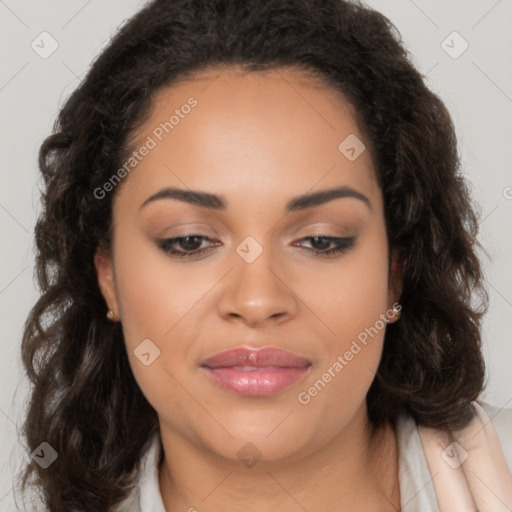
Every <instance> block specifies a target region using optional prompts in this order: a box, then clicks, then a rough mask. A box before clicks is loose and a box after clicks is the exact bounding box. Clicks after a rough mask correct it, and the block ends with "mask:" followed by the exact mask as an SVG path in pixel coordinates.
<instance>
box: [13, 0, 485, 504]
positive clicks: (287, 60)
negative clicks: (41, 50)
mask: <svg viewBox="0 0 512 512" xmlns="http://www.w3.org/2000/svg"><path fill="white" fill-rule="evenodd" d="M223 66H240V67H242V68H243V69H245V70H247V71H264V70H270V69H274V70H279V69H281V68H286V67H290V68H295V69H300V70H303V71H304V72H307V73H311V74H313V75H314V76H316V77H318V78H319V79H321V80H323V82H324V83H325V84H327V85H329V86H330V87H332V88H333V89H334V90H336V91H338V92H339V93H340V94H341V95H342V96H343V97H344V98H345V99H346V100H347V101H348V102H349V103H350V104H351V105H352V106H353V107H354V110H355V112H356V115H357V123H358V126H359V127H360V130H361V133H363V134H364V135H365V138H366V142H367V147H368V148H369V150H370V151H371V154H372V158H373V160H374V165H375V170H376V173H377V178H378V181H379V184H380V186H381V188H382V191H383V196H384V204H385V217H386V229H387V234H388V239H389V243H390V247H391V248H398V249H400V250H401V253H400V254H401V255H402V259H401V262H402V264H403V268H404V280H403V292H402V296H401V299H400V303H401V304H402V306H403V310H402V315H401V318H400V320H399V321H398V322H396V323H393V324H390V325H389V326H388V327H387V329H386V335H385V342H384V350H383V355H382V359H381V363H380V366H379V369H378V373H377V376H376V378H375V380H374V382H373V383H372V385H371V387H370V390H369V392H368V395H367V405H368V412H369V417H370V420H371V422H372V425H374V426H375V427H378V426H379V425H381V424H383V423H384V422H386V421H395V419H396V417H397V415H398V414H400V412H401V411H403V410H406V411H407V412H408V413H409V414H411V415H412V416H413V417H414V419H415V420H416V421H417V423H419V424H423V425H426V426H433V427H439V426H445V427H452V428H460V427H461V426H463V425H465V424H466V423H467V422H468V421H469V420H470V419H471V417H472V409H471V406H470V403H471V401H472V400H475V399H476V398H477V397H478V396H479V394H480V392H481V390H482V389H483V386H484V373H485V372H484V362H483V358H482V354H481V334H480V321H481V317H482V315H483V314H484V313H485V311H486V308H487V294H486V291H485V289H484V287H483V276H482V274H481V267H480V264H479V261H478V259H477V256H476V253H475V248H476V246H477V245H479V244H478V242H477V240H476V235H477V229H478V219H477V213H475V205H473V204H472V202H471V199H470V195H469V189H468V185H467V183H466V181H465V180H464V178H463V176H462V175H461V172H460V162H459V157H458V154H457V142H456V136H455V131H454V126H453V123H452V120H451V118H450V115H449V113H448V111H447V109H446V107H445V106H444V104H443V102H442V101H441V100H440V99H439V97H438V96H436V95H435V94H434V93H433V92H431V91H430V90H429V89H428V88H427V86H426V85H425V83H424V80H423V77H422V75H421V74H420V73H419V72H418V71H417V70H416V69H415V67H414V66H413V64H412V62H411V59H410V57H409V54H408V52H407V50H406V49H405V48H404V46H403V44H402V41H401V38H400V36H399V34H398V31H397V30H396V28H395V27H394V25H393V24H392V23H391V21H390V20H388V19H387V18H386V17H385V16H383V15H382V14H380V13H378V12H375V11H373V10H372V9H370V8H368V7H365V6H363V5H362V4H360V3H357V2H353V1H344V0H252V1H251V2H247V1H245V0H173V1H172V2H170V1H167V0H156V1H153V2H151V3H149V4H148V5H147V6H145V7H144V8H143V9H142V10H141V11H139V12H138V13H137V14H136V15H135V16H134V17H132V18H131V19H129V20H127V21H126V22H125V23H124V24H123V25H122V26H121V27H120V29H119V30H118V33H117V34H116V35H115V37H113V39H112V40H111V41H110V42H109V44H108V46H107V47H106V48H105V49H104V51H103V52H102V53H101V54H100V55H99V56H98V57H97V58H96V59H95V61H94V62H93V65H92V67H91V69H90V70H89V72H88V74H87V76H86V77H85V79H84V80H83V81H82V83H81V84H80V85H79V87H78V88H77V89H76V90H75V91H74V92H73V94H72V95H71V96H70V97H69V98H68V100H67V101H66V103H65V105H64V106H63V108H62V109H61V110H60V112H59V115H58V118H57V120H56V123H55V126H54V130H53V132H54V133H53V134H52V135H51V136H49V137H48V138H47V139H46V140H45V141H44V143H43V144H42V146H41V148H40V153H39V167H40V171H41V174H42V178H43V180H44V183H43V185H44V189H43V191H42V204H43V209H42V212H41V214H40V216H39V218H38V220H37V224H36V228H35V241H36V247H37V254H36V275H37V281H38V284H39V288H40V290H41V297H40V298H39V300H38V301H37V302H36V304H35V305H34V307H33V308H32V310H31V311H30V314H29V316H28V318H27V320H26V322H25V326H24V334H23V340H22V359H23V364H24V366H25V370H26V372H27V374H28V377H29V378H30V381H31V384H32V390H31V395H30V403H29V408H28V412H27V415H26V420H25V424H24V435H25V437H26V441H27V446H28V447H29V448H30V450H34V449H35V448H36V447H37V446H39V444H40V443H41V442H42V441H46V442H48V443H49V444H50V445H51V446H52V447H53V448H54V449H55V450H56V451H57V452H58V454H59V455H58V459H57V460H56V461H55V462H54V463H53V464H52V465H51V466H50V467H49V468H47V469H42V468H41V467H39V466H38V465H37V464H34V463H31V464H29V465H27V467H26V468H25V471H24V474H23V482H22V485H23V488H25V487H27V486H28V484H29V483H31V484H32V485H33V486H34V487H35V488H37V489H38V490H39V491H40V495H41V499H42V500H43V502H44V503H45V506H46V507H47V509H48V510H49V511H51V512H61V511H66V512H72V511H83V512H97V511H98V510H102V511H109V510H114V508H115V505H116V504H117V503H119V502H120V501H121V500H122V499H123V498H124V497H125V496H126V495H127V493H128V492H129V491H130V489H131V487H130V486H131V485H132V484H133V471H134V470H135V468H136V466H137V462H138V461H139V459H140V457H141V456H142V454H143V452H144V451H145V450H146V449H147V447H148V441H149V440H150V438H151V437H152V434H153V433H154V432H156V431H157V429H158V423H157V415H156V412H155V411H154V409H153V408H152V407H151V405H150V404H149V403H148V401H147V400H146V398H145V397H144V395H143V394H142V392H141V391H140V389H139V387H138V385H137V383H136V381H135V379H134V377H133V374H132V372H131V369H130V366H129V363H128V358H127V354H126V348H125V345H124V340H123V333H122V330H121V326H120V324H118V323H117V324H112V323H111V322H109V321H108V320H107V319H106V317H105V312H106V307H105V302H104V299H103V297H102V295H101V293H100V290H99V287H98V283H97V278H96V273H95V268H94V264H93V257H94V253H95V250H96V249H97V247H98V246H101V247H104V248H107V249H108V248H110V246H111V229H112V226H111V207H112V196H113V194H107V196H106V197H105V198H103V199H97V198H96V197H95V195H94V193H93V191H94V190H95V189H97V188H98V187H102V186H103V184H104V183H106V182H107V181H108V180H109V178H111V176H112V175H113V174H114V173H115V172H116V170H117V169H119V168H120V166H122V164H123V161H124V158H125V156H126V155H127V154H129V153H130V151H131V150H133V148H131V146H130V141H131V138H132V136H133V135H134V133H135V132H136V130H137V127H139V126H140V125H141V123H142V122H143V120H144V119H146V118H147V116H148V115H149V111H150V106H151V100H152V98H153V97H154V95H155V93H156V92H157V91H158V90H159V89H161V88H163V87H168V86H172V84H173V83H175V82H177V81H178V80H182V79H184V78H186V77H187V76H190V75H191V74H192V73H194V72H197V71H203V70H208V69H212V68H215V67H220V68H222V67H223ZM120 186H122V184H121V185H119V186H118V187H117V189H116V192H118V190H119V188H120ZM475 297H478V298H479V299H480V300H479V303H478V304H474V305H473V304H472V299H473V298H475Z"/></svg>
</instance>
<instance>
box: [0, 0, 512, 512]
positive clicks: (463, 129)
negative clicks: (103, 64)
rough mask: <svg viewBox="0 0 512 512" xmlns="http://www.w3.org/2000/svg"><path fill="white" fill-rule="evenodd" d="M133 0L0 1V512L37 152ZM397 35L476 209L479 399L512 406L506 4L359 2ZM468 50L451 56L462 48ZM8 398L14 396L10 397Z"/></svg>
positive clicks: (11, 453) (511, 92) (9, 469)
mask: <svg viewBox="0 0 512 512" xmlns="http://www.w3.org/2000/svg"><path fill="white" fill-rule="evenodd" d="M143 4H144V2H143V1H142V0H109V1H108V2H105V1H99V0H89V1H86V0H66V1H64V0H53V1H50V2H36V1H35V0H32V1H29V0H5V1H3V0H0V41H1V51H2V53H1V55H2V61H1V62H2V65H1V69H0V109H1V110H0V111H1V112H2V116H1V126H0V130H1V132H0V135H1V137H0V140H1V156H2V159H1V172H0V231H1V240H2V241H1V250H0V258H1V265H0V311H1V315H0V322H1V323H0V332H1V337H2V339H1V347H2V357H1V358H0V433H1V437H0V457H1V458H0V511H11V510H14V509H15V507H14V501H13V492H12V486H13V473H14V468H15V467H17V466H18V465H19V464H21V462H22V461H23V458H24V455H23V452H22V449H21V446H20V445H19V444H18V442H17V439H18V435H17V429H18V425H21V422H22V416H23V407H24V403H25V402H24V401H25V399H26V397H25V393H26V383H25V381H24V379H23V375H22V373H21V371H20V367H21V364H20V356H19V347H20V341H21V335H22V328H23V323H24V321H25V318H26V316H27V314H28V311H29V309H30V308H31V307H32V305H33V303H34V302H35V300H36V298H37V291H36V289H35V286H34V283H33V278H32V275H33V241H32V231H33V228H34V224H35V220H36V217H37V213H38V211H39V208H40V207H39V191H38V188H39V185H38V179H39V177H38V169H37V151H38V149H39V145H40V144H41V142H42V141H43V139H44V138H45V137H46V136H47V135H49V134H50V132H51V129H52V125H53V121H54V118H55V117H56V114H57V110H58V108H59V107H60V106H62V104H63V103H64V100H65V99H66V98H67V96H68V95H69V94H70V93H71V92H72V90H73V89H74V88H75V87H76V86H77V85H78V84H79V81H80V80H81V79H82V78H83V77H84V75H85V73H86V72H87V70H88V68H89V65H90V63H91V61H92V59H93V58H94V57H95V56H96V55H97V54H98V53H99V51H100V50H101V49H102V48H103V47H104V45H105V44H106V43H107V42H108V41H109V38H110V37H111V36H112V35H113V33H114V32H115V31H116V29H117V27H118V26H119V25H120V23H121V22H122V21H123V20H124V19H125V18H127V17H129V16H130V15H132V14H133V13H134V12H136V11H137V10H138V9H139V8H140V7H141V6H142V5H143ZM367 4H368V5H370V6H372V7H374V8H375V9H377V10H379V11H380V12H382V13H383V14H384V15H386V16H387V17H388V18H389V19H390V20H391V21H392V22H393V23H394V24H395V25H396V26H397V28H398V30H399V31H400V33H401V34H402V37H403V40H404V42H405V44H406V46H407V47H408V48H409V50H410V52H411V53H412V55H413V60H414V62H415V64H416V66H417V67H418V68H419V69H420V70H421V71H422V72H423V73H425V74H427V75H428V84H429V86H430V87H431V88H432V89H433V90H434V91H435V92H436V93H437V94H439V95H440V96H441V98H442V99H443V100H444V102H445V103H446V105H447V107H448V109H449V110H450V112H451V114H452V116H453V118H454V121H455V125H456V129H457V133H458V138H459V146H460V152H461V156H462V163H463V166H464V169H465V172H466V174H467V176H468V178H469V179H470V181H471V182H472V185H473V194H474V197H475V199H476V200H477V202H479V204H480V205H481V209H482V220H481V227H480V228H481V234H480V240H481V242H482V243H483V245H484V246H485V247H486V249H487V251H488V253H489V254H490V259H488V258H486V257H483V258H484V259H483V263H484V267H485V272H486V280H487V284H488V288H489V293H490V299H491V300H490V310H489V313H488V315H487V317H486V321H485V324H484V329H485V331H484V341H485V357H486V362H487V366H488V387H487V390H486V391H485V393H484V395H483V396H484V398H485V399H487V400H488V401H489V402H490V403H492V404H494V405H497V406H506V407H512V379H511V377H510V364H511V362H512V342H511V337H510V330H509V329H510V328H509V324H510V318H511V317H512V277H511V272H510V271H511V268H512V264H511V261H512V258H511V257H512V241H511V228H510V221H511V218H512V172H511V161H512V123H511V120H512V30H511V26H512V1H511V0H499V1H496V0H428V1H427V0H414V1H413V0H369V1H367ZM43 31H47V32H49V33H50V34H51V36H52V37H53V38H54V39H55V40H56V41H57V42H58V45H59V46H58V49H57V50H56V51H55V53H53V54H52V55H51V56H50V57H48V58H47V59H43V58H41V57H40V56H39V55H38V54H37V53H36V52H35V51H34V50H33V49H32V48H31V43H32V41H34V40H36V41H39V40H40V39H38V38H39V36H40V34H41V33H42V32H43ZM454 31H457V32H458V33H459V34H460V35H461V36H462V37H463V38H464V39H465V40H466V41H467V42H468V44H469V47H468V49H467V50H466V51H465V52H464V53H463V54H462V55H461V56H460V57H458V58H456V59H454V58H452V57H450V56H449V55H448V54H447V53H446V52H445V50H444V49H443V47H442V46H441V44H442V42H443V41H445V40H446V41H447V42H446V43H445V44H447V45H449V46H451V47H452V49H451V50H450V51H452V52H455V51H457V50H458V49H459V48H461V46H460V45H461V40H460V39H457V37H456V36H455V38H454V36H450V37H449V38H448V39H446V38H447V37H448V36H449V35H450V34H452V33H453V32H454ZM16 390H18V391H17V392H16V394H15V391H16Z"/></svg>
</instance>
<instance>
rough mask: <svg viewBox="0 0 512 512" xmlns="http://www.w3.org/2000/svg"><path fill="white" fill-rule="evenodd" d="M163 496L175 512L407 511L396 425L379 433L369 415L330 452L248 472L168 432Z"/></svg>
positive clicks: (327, 447)
mask: <svg viewBox="0 0 512 512" xmlns="http://www.w3.org/2000/svg"><path fill="white" fill-rule="evenodd" d="M160 431H161V436H162V444H163V447H164V454H165V455H164V459H163V461H162V464H161V467H160V473H159V483H160V491H161V494H162V500H163V502H164V505H165V508H166V511H167V512H178V511H191V512H193V511H194V509H195V510H197V511H198V512H217V511H221V510H222V511H223V512H234V511H238V510H240V504H241V503H243V508H244V510H246V511H247V512H260V511H261V510H271V509H275V510H280V511H282V512H292V511H293V512H296V511H297V510H300V509H301V508H302V509H303V510H323V511H325V512H329V511H332V512H339V511H340V510H350V511H352V512H357V511H363V510H373V511H375V512H381V511H382V512H384V511H395V510H399V509H400V496H399V487H398V484H397V482H398V448H397V443H396V436H395V433H394V430H393V428H392V427H391V426H390V425H385V426H384V427H382V428H379V429H378V430H377V431H375V432H372V428H371V425H370V423H369V421H368V418H367V414H366V407H364V408H361V410H359V411H358V412H357V414H355V415H354V417H353V419H352V420H351V422H350V423H349V424H347V425H346V428H345V429H343V431H341V432H339V434H338V435H337V436H336V437H335V438H333V439H331V440H330V441H329V442H328V443H326V444H324V445H323V446H316V447H315V448H314V450H312V451H311V452H310V453H307V454H306V453H304V454H300V455H299V454H298V455H297V456H296V457H294V458H293V460H291V459H288V460H278V461H260V462H258V463H257V464H256V465H254V466H252V467H244V466H243V465H241V464H240V462H239V461H238V460H237V459H233V460H230V459H227V458H224V457H221V456H219V455H218V454H216V453H212V452H211V451H208V450H206V449H201V447H199V446H197V445H196V444H194V443H191V442H190V441H189V440H188V439H184V438H183V437H182V436H180V435H179V434H178V433H176V432H175V431H174V430H172V429H170V428H165V425H163V424H161V425H160Z"/></svg>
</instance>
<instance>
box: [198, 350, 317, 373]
mask: <svg viewBox="0 0 512 512" xmlns="http://www.w3.org/2000/svg"><path fill="white" fill-rule="evenodd" d="M310 365H311V361H310V360H309V359H306V358H305V357H301V356H298V355H296V354H293V353H292V352H288V351H287V350H282V349H278V348H272V347H267V348H260V349H252V348H247V347H237V348H234V349H231V350H226V351H224V352H219V353H217V354H214V355H213V356H211V357H209V358H207V359H205V360H204V361H203V362H202V364H201V366H206V367H208V368H228V367H232V366H254V367H257V368H267V367H269V366H274V367H280V368H305V367H307V366H310Z"/></svg>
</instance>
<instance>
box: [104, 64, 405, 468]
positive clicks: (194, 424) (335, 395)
mask: <svg viewBox="0 0 512 512" xmlns="http://www.w3.org/2000/svg"><path fill="white" fill-rule="evenodd" d="M219 72H220V70H216V71H211V72H208V73H206V72H203V73H202V74H201V75H197V76H196V78H194V79H193V80H187V81H183V82H180V83H179V84H176V85H174V86H172V87H169V88H166V89H163V90H161V91H160V92H159V94H158V95H157V97H156V99H155V101H154V103H153V108H152V111H151V115H150V117H149V120H147V122H145V124H144V125H143V126H142V127H141V129H140V130H139V131H138V138H137V142H136V143H135V144H134V151H137V155H138V156H135V157H134V158H136V160H137V162H138V163H137V165H136V167H134V168H133V169H131V168H130V166H129V165H127V166H126V167H125V171H126V169H130V172H126V176H125V177H124V178H123V179H122V183H121V185H118V186H119V187H120V188H119V190H117V191H116V196H115V201H114V206H113V221H114V237H113V254H112V256H111V257H110V256H106V255H103V254H102V253H100V252H98V253H97V255H96V258H95V264H96V268H97V272H98V279H99V284H100V287H101V290H102V293H103V295H104V297H105V299H106V302H107V305H108V306H109V307H110V308H111V309H113V310H114V312H115V313H116V314H117V315H118V317H119V318H120V320H121V322H122V327H123V332H124V336H125V340H126V348H127V352H128V357H129V360H130V364H131V367H132V370H133V373H134V375H135V378H136V380H137V382H138V384H139V386H140V388H141V390H142V392H143V393H144V395H145V396H146V397H147V399H148V400H149V402H150V403H151V405H152V406H153V407H154V408H155V410H156V411H157V413H158V416H159V421H160V427H161V432H162V437H165V438H166V439H169V440H171V439H174V440H177V441H178V440H179V441H181V442H183V441H186V442H188V443H191V444H192V445H193V446H196V447H199V448H200V449H202V450H206V451H208V452H210V453H214V454H217V455H220V456H222V457H225V458H228V459H233V460H235V459H236V458H237V457H238V458H240V457H243V456H244V454H245V452H244V450H245V451H248V452H251V451H253V452H254V453H249V456H251V455H252V456H253V457H258V458H259V457H262V458H263V459H264V460H277V459H283V458H287V457H292V458H293V457H297V456H300V455H305V454H308V453H311V452H312V451H314V450H318V449H319V448H320V447H322V446H325V445H326V444H327V443H329V442H330V441H332V440H333V439H334V438H335V437H336V436H339V435H340V434H341V433H342V432H343V431H346V429H348V428H349V426H350V425H351V423H353V422H354V419H355V418H356V417H359V418H360V417H361V414H362V411H365V410H366V409H365V407H366V406H365V395H366V393H367V391H368V388H369V386H370V384H371V382H372V380H373V378H374V376H375V373H376V371H377V367H378V364H379V361H380V358H381V352H382V346H383V339H384V331H385V328H384V321H383V318H384V315H385V313H386V312H387V311H389V308H391V306H392V304H393V303H394V302H395V301H397V299H398V293H397V292H395V291H394V290H395V289H398V286H394V287H393V289H390V288H388V243H387V237H386V231H385V220H384V215H383V197H382V193H381V190H380V188H379V186H378V184H377V181H376V176H375V173H374V168H373V166H372V160H371V157H370V153H369V150H368V149H365V148H364V146H363V145H362V144H364V143H365V141H364V139H363V136H362V134H361V133H360V131H359V130H358V128H357V126H356V123H355V119H354V118H353V117H352V114H351V110H350V109H349V106H348V104H346V103H345V102H344V101H343V100H342V99H341V98H340V97H339V96H338V95H337V94H336V93H335V92H333V91H332V90H330V89H327V88H326V87H324V86H323V85H322V84H320V83H318V82H315V81H313V80H311V79H307V77H306V76H305V75H303V74H301V73H300V72H298V71H292V70H284V69H282V70H280V71H272V72H268V73H265V74H264V73H250V74H242V73H241V72H239V71H237V70H236V69H234V68H228V69H225V70H223V71H222V72H220V74H219ZM166 123H167V124H166ZM143 147H146V149H142V148H143ZM133 163H134V160H132V164H133ZM123 174H124V173H122V172H121V173H120V176H122V175H123ZM166 189H177V190H179V191H183V193H182V195H181V196H174V197H171V195H172V194H171V193H168V194H165V193H163V192H162V191H165V190H166ZM331 189H340V192H339V193H337V194H335V193H333V194H326V195H325V196H318V197H317V196H316V194H318V193H319V192H323V191H328V190H331ZM193 191H194V192H197V193H201V194H204V196H202V195H201V196H188V195H186V194H190V193H191V192H193ZM155 194H160V196H159V197H155ZM152 196H153V199H151V198H152ZM309 196H311V197H312V198H315V197H316V199H314V200H308V199H307V197H309ZM180 197H181V199H180ZM187 197H191V199H190V201H187V200H185V199H186V198H187ZM198 197H199V198H201V199H198ZM301 197H304V198H305V199H302V200H300V201H298V200H297V198H301ZM99 200H101V199H99ZM187 236H191V237H192V238H189V239H184V240H182V241H181V242H179V241H178V242H176V243H174V244H172V243H170V242H167V243H162V242H163V241H164V240H168V239H171V238H177V237H187ZM195 237H199V238H195ZM311 237H313V238H311ZM314 237H335V238H336V239H341V241H340V240H336V239H334V240H333V239H330V238H314ZM339 244H341V248H342V250H341V251H339V252H337V253H333V254H330V255H329V254H327V255H323V254H321V251H323V252H326V251H328V250H330V249H333V248H335V247H337V246H338V245H339ZM172 249H174V250H175V251H178V252H179V253H180V254H185V253H187V252H188V253H189V255H188V256H185V257H180V256H177V255H173V254H171V253H170V252H166V250H172ZM315 249H316V250H317V251H318V253H315V252H314V250H315ZM197 250H204V251H203V252H202V253H201V254H200V255H199V256H197V255H194V254H193V251H196V252H197ZM262 347H267V348H268V347H270V348H274V349H281V350H283V351H288V352H289V353H291V354H292V355H295V356H296V358H295V359H294V358H293V357H292V358H291V359H290V358H287V357H284V358H282V357H281V356H282V355H283V354H277V355H276V353H271V354H270V356H268V357H269V358H270V359H268V358H265V357H262V358H261V359H254V356H251V355H247V353H245V357H246V359H243V356H244V353H243V351H242V359H236V358H232V357H229V354H228V355H227V357H226V358H222V357H221V359H222V361H220V362H219V363H218V365H220V366H219V367H218V368H217V369H214V368H213V367H214V366H216V365H215V364H212V363H211V361H210V363H209V366H207V367H205V366H204V364H206V362H207V360H208V358H211V356H212V355H214V354H218V353H221V352H224V351H229V350H232V349H235V348H242V349H243V348H252V349H259V348H262ZM238 355H240V353H238ZM285 360H286V361H285ZM251 363H253V364H252V365H251ZM286 366H288V367H286ZM221 383H224V385H222V384H221ZM246 443H252V444H250V445H249V444H246ZM244 446H245V447H244ZM242 447H244V448H243V449H242V451H240V449H241V448H242Z"/></svg>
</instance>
